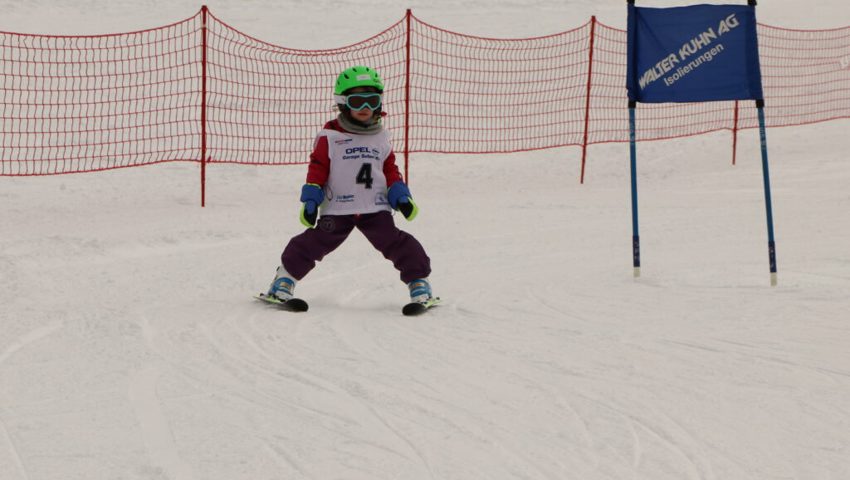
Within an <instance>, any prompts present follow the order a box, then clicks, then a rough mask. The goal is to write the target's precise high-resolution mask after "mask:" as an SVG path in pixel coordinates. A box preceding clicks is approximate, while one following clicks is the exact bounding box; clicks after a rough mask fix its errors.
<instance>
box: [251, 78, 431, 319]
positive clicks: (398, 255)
mask: <svg viewBox="0 0 850 480" xmlns="http://www.w3.org/2000/svg"><path fill="white" fill-rule="evenodd" d="M383 91H384V84H383V81H382V80H381V77H380V75H379V74H378V72H377V71H375V70H374V69H372V68H369V67H364V66H354V67H350V68H347V69H346V70H344V71H343V72H342V73H340V74H339V76H338V77H337V80H336V85H335V87H334V100H335V102H336V104H337V108H338V109H339V115H338V116H337V118H336V119H334V120H331V121H329V122H327V123H326V124H325V126H324V128H323V129H322V130H321V131H320V132H319V133H318V135H317V136H316V139H315V140H314V142H313V153H311V154H310V164H309V167H308V170H307V182H306V184H305V185H304V186H303V187H302V189H301V202H302V206H301V223H302V224H304V226H306V227H307V230H305V231H304V232H303V233H301V234H300V235H296V236H295V237H293V238H292V239H291V240H290V241H289V244H288V245H287V246H286V248H285V249H284V251H283V254H282V255H281V263H282V264H281V266H280V267H278V269H277V274H276V275H275V278H274V281H272V284H271V286H270V287H269V290H268V293H267V295H268V296H269V297H275V298H276V299H278V300H280V301H284V302H286V301H288V300H290V299H292V298H293V292H294V290H295V284H296V283H297V282H298V280H301V279H302V278H304V276H305V275H307V273H308V272H310V270H312V269H313V267H315V266H316V262H317V261H320V260H322V258H324V257H325V255H327V254H329V253H330V252H332V251H334V250H335V249H336V248H337V247H339V246H340V245H341V244H342V242H343V241H345V239H346V238H347V237H348V234H349V233H351V231H352V230H353V229H354V228H357V229H358V230H360V232H362V233H363V235H365V236H366V239H367V240H369V242H370V243H371V244H372V246H374V247H375V248H376V249H377V250H379V251H380V252H381V253H382V254H383V255H384V257H385V258H387V260H390V261H391V262H393V265H394V266H395V268H396V269H397V270H398V271H399V272H401V280H402V281H403V282H404V283H406V284H407V286H408V289H409V291H410V301H411V303H414V302H415V303H425V302H427V301H429V300H431V299H432V294H431V285H430V284H429V282H428V275H429V274H430V273H431V261H430V259H429V258H428V255H426V253H425V250H424V249H423V248H422V245H421V244H420V243H419V242H418V241H417V240H416V239H415V238H413V236H412V235H410V234H408V233H406V232H403V231H401V230H399V229H398V227H396V226H395V223H394V222H393V217H392V213H391V211H392V210H393V209H394V210H398V211H400V212H401V214H402V215H403V216H404V217H405V218H406V219H407V220H408V221H410V220H413V219H414V218H415V217H416V215H417V213H418V212H419V209H418V207H417V205H416V203H414V201H413V197H412V195H411V194H410V190H409V189H408V188H407V185H406V184H405V183H404V181H403V179H402V176H401V173H400V172H399V170H398V167H397V166H396V164H395V154H394V153H393V150H392V145H391V144H390V134H389V132H388V131H387V130H385V129H384V128H383V126H382V125H381V118H382V115H383V113H382V108H381V107H382V99H383V98H382V97H383V95H382V94H383ZM320 211H321V216H320V215H319V212H320ZM304 308H306V304H305V306H304ZM405 312H406V313H407V311H405Z"/></svg>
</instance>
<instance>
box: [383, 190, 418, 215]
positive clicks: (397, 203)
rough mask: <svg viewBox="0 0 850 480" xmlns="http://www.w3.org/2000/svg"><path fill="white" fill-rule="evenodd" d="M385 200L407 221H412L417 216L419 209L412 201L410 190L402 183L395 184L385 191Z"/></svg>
mask: <svg viewBox="0 0 850 480" xmlns="http://www.w3.org/2000/svg"><path fill="white" fill-rule="evenodd" d="M387 200H389V202H390V206H391V207H393V208H394V209H395V210H398V211H400V212H401V214H402V215H404V218H406V219H407V221H412V220H413V219H414V218H416V215H418V214H419V207H417V206H416V203H415V202H414V201H413V196H412V195H411V194H410V189H409V188H407V185H406V184H405V183H404V182H402V181H398V182H395V183H394V184H392V185H391V186H390V188H389V190H387Z"/></svg>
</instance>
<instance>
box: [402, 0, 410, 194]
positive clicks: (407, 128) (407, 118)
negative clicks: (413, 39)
mask: <svg viewBox="0 0 850 480" xmlns="http://www.w3.org/2000/svg"><path fill="white" fill-rule="evenodd" d="M411 15H412V14H411V12H410V9H409V8H408V9H407V14H406V15H405V24H406V38H407V39H406V41H405V60H404V180H405V181H406V182H407V183H408V184H410V172H409V165H410V161H409V158H408V157H409V154H410V148H409V147H408V143H407V140H408V138H410V17H411Z"/></svg>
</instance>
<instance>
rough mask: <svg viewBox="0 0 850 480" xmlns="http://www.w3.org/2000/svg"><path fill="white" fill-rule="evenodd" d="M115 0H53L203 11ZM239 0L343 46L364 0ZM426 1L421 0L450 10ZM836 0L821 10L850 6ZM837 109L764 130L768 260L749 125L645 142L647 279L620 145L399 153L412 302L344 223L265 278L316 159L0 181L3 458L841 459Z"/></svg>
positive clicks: (70, 7)
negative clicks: (281, 296)
mask: <svg viewBox="0 0 850 480" xmlns="http://www.w3.org/2000/svg"><path fill="white" fill-rule="evenodd" d="M116 3H117V2H116ZM120 3H121V4H123V6H124V7H126V8H130V7H132V8H135V9H136V10H134V11H138V12H141V10H144V14H142V13H140V16H139V17H138V18H134V16H133V14H127V13H120V9H118V8H117V7H115V6H113V4H106V3H99V2H95V1H90V2H84V1H75V2H73V3H70V4H65V5H64V6H60V7H57V9H58V10H57V11H59V12H63V13H65V14H68V15H73V16H72V18H83V17H89V16H90V15H93V13H92V12H94V11H102V12H105V13H104V14H108V15H114V16H113V17H109V18H113V19H114V20H115V25H118V26H121V27H125V28H134V27H138V26H150V25H157V24H162V23H165V22H164V21H165V20H169V19H175V18H179V17H182V16H188V14H191V13H193V12H194V11H195V10H196V8H194V6H192V8H189V7H186V9H187V11H186V12H184V13H180V12H182V10H181V9H182V8H183V7H181V5H183V6H185V5H188V4H175V5H169V6H168V7H164V5H165V3H161V2H148V3H141V4H133V5H131V4H129V3H124V2H120ZM594 3H595V2H578V3H576V4H575V5H573V6H570V5H563V4H562V3H561V2H559V3H558V4H556V3H555V2H543V1H539V2H519V1H517V2H507V3H505V4H504V5H503V6H498V8H497V7H492V6H491V7H487V5H491V4H490V2H470V3H469V4H468V5H466V6H465V7H463V10H459V12H460V14H461V16H460V17H454V18H455V20H453V21H456V22H465V23H464V24H463V25H460V24H458V25H449V27H450V28H455V29H458V30H461V31H467V32H470V33H481V31H482V29H484V27H483V26H482V24H481V23H480V22H481V21H482V18H484V19H485V20H492V19H494V18H497V17H498V18H499V19H500V20H499V21H498V22H494V23H493V25H492V27H488V28H491V29H492V30H493V31H494V32H493V33H495V34H498V35H502V36H514V37H521V36H526V35H528V34H530V33H536V32H531V30H532V29H533V28H532V27H531V26H530V25H533V24H535V22H544V23H541V25H545V26H547V27H548V26H550V25H553V23H545V22H554V21H553V20H544V18H547V17H551V16H552V15H553V12H558V14H560V15H562V18H568V19H569V18H571V17H572V16H573V15H576V16H580V17H581V18H583V19H584V18H586V17H587V16H589V15H590V14H591V13H596V14H598V15H599V16H600V20H603V21H604V16H603V15H604V14H605V13H606V12H617V13H618V14H621V15H624V10H625V9H624V8H622V7H624V6H625V5H621V4H619V3H617V4H616V5H615V7H611V6H608V5H606V6H597V5H594ZM657 3H658V2H656V4H657ZM763 3H765V5H763V6H762V7H761V8H762V10H761V13H760V18H761V19H762V21H768V20H767V17H769V16H770V15H775V16H776V18H784V20H785V21H784V22H783V24H784V25H788V26H804V27H810V26H814V25H807V24H800V23H791V21H792V20H793V19H795V18H797V17H800V19H801V21H802V20H806V19H805V18H803V17H802V16H801V14H800V11H799V10H798V9H797V8H798V7H795V6H794V5H795V4H794V3H792V2H778V1H777V2H775V3H768V2H763ZM39 5H42V6H43V7H44V8H45V9H46V8H48V6H50V5H49V3H48V2H41V3H39V2H27V3H26V4H24V3H10V2H5V3H4V4H3V7H10V8H9V9H7V10H9V11H10V12H11V13H10V16H8V17H7V16H6V15H5V14H4V20H2V22H3V23H2V25H0V29H5V30H25V31H39V30H41V29H40V28H39V27H40V25H42V24H41V23H40V21H41V20H40V19H38V18H35V17H36V14H33V17H32V18H30V16H29V15H28V14H27V9H28V8H36V7H38V6H39ZM239 5H243V4H238V3H227V4H225V3H222V4H220V5H216V4H211V5H210V7H211V8H213V9H215V11H216V13H217V15H219V16H220V17H222V18H224V19H226V20H230V19H231V18H232V16H234V14H238V15H237V19H238V20H234V21H233V23H234V24H235V25H237V26H244V27H245V30H246V31H248V32H249V33H255V32H260V33H262V32H271V31H272V30H273V28H274V15H272V14H270V13H268V12H276V14H277V15H278V16H279V17H282V16H283V15H284V13H285V12H292V13H293V14H296V15H297V14H298V12H299V11H302V10H303V11H305V12H312V13H313V14H314V15H316V16H318V15H319V13H318V12H319V11H320V10H322V11H323V12H324V13H322V14H323V15H326V16H327V18H328V20H327V21H325V20H322V19H320V18H318V17H315V18H313V19H312V20H311V24H309V25H307V24H298V23H297V22H296V24H295V26H293V27H292V28H294V29H296V31H297V32H299V33H300V34H301V35H300V36H299V37H291V36H290V35H289V34H286V35H284V34H283V33H281V36H280V37H278V38H274V37H269V40H272V41H278V40H281V41H280V42H279V43H284V42H283V41H282V40H283V39H284V38H297V40H298V41H299V42H303V43H302V44H301V45H294V44H291V43H290V45H292V46H314V47H323V46H333V44H331V45H326V44H325V42H326V41H328V37H326V36H324V35H323V33H324V28H325V26H326V25H328V22H330V23H332V24H333V25H336V26H337V27H336V28H347V29H348V30H347V31H346V32H345V35H346V37H345V38H342V36H341V35H338V34H339V32H338V31H337V33H336V34H335V35H337V36H336V37H333V35H330V37H333V38H332V39H336V40H340V43H350V42H351V41H356V40H357V39H359V38H362V35H357V33H358V32H356V31H353V28H354V27H353V25H357V26H358V28H362V29H363V33H371V32H373V31H374V29H373V28H366V27H370V25H369V24H368V23H366V27H364V26H363V25H364V21H363V18H365V15H366V14H365V13H364V12H362V11H361V10H358V9H357V8H355V5H358V4H354V3H344V4H342V5H341V6H340V7H339V8H336V7H334V6H333V5H331V4H330V2H294V3H292V4H288V5H280V4H277V3H273V2H251V3H248V4H247V5H248V6H247V7H244V6H243V7H239ZM334 5H336V4H334ZM376 5H379V6H381V7H382V8H384V9H386V10H385V11H384V12H383V14H385V15H386V18H387V20H388V21H389V20H395V19H396V18H399V17H400V15H401V14H402V13H403V11H402V10H401V9H400V7H398V6H396V5H395V4H394V3H392V2H388V1H386V2H384V3H380V2H378V3H376ZM441 5H442V6H443V7H444V8H449V7H448V6H447V5H449V4H448V3H442V4H440V2H436V3H435V2H429V3H428V4H427V5H426V4H425V3H424V2H423V4H422V6H421V7H418V6H417V5H416V4H414V5H412V6H413V8H414V9H415V10H417V9H418V10H419V12H418V14H419V15H420V16H422V17H423V18H424V19H426V20H432V21H435V22H436V20H438V19H444V20H446V22H449V21H450V20H451V18H450V17H449V15H448V13H441V11H440V10H439V7H440V6H441ZM772 5H773V6H772ZM332 7H333V8H332ZM573 7H574V8H573ZM162 8H168V9H170V10H169V11H168V12H163V11H161V9H162ZM455 8H460V7H455ZM488 8H489V9H488ZM824 8H825V9H826V10H827V12H828V13H829V14H830V15H828V16H826V17H824V18H825V20H823V22H821V23H820V24H819V25H821V26H837V25H843V24H848V23H850V19H848V18H847V17H848V14H847V12H846V10H845V9H846V7H845V6H843V4H841V3H838V2H825V7H824ZM829 8H833V10H829ZM323 9H324V10H323ZM393 9H397V11H392V10H393ZM485 9H488V10H486V11H485ZM594 9H597V10H594ZM621 9H622V11H621ZM178 10H180V11H178ZM223 10H224V11H228V12H230V13H228V14H225V13H223V12H222V11H223ZM69 12H70V13H69ZM164 13H170V14H171V15H170V16H167V15H164ZM118 15H121V16H120V17H119V16H118ZM228 15H230V16H228ZM818 15H826V14H823V12H819V13H818ZM842 15H843V16H844V17H843V18H842ZM50 18H52V19H53V20H49V19H50ZM252 18H253V20H252ZM458 18H459V19H458ZM7 19H11V20H7ZM15 19H17V20H20V21H19V22H18V21H17V20H15ZM21 19H29V20H21ZM140 19H142V20H150V22H148V23H146V24H145V25H138V22H140V21H141V20H140ZM839 20H841V21H839ZM45 21H46V22H47V23H46V24H47V25H53V23H52V21H56V22H58V21H59V20H58V19H57V17H48V20H45ZM303 21H304V22H306V20H303ZM7 22H8V23H9V24H11V26H10V25H9V24H7ZM26 22H28V23H26ZM834 22H838V23H834ZM576 23H578V21H576V22H569V21H567V22H565V26H566V27H569V26H571V25H574V24H576ZM610 23H612V24H617V22H615V21H612V22H610ZM770 23H779V22H778V21H777V22H770ZM444 24H445V23H444ZM20 25H24V26H25V27H28V28H23V27H20ZM103 25H104V22H103V21H101V22H99V23H98V24H97V25H95V26H96V27H97V28H96V31H103ZM317 25H318V26H317ZM460 27H466V28H460ZM92 28H94V27H92ZM541 28H542V27H541ZM116 29H117V30H120V29H122V28H117V27H116V28H109V29H108V30H116ZM557 30H558V29H556V28H553V29H551V30H549V31H547V32H542V33H551V32H552V31H557ZM62 31H63V32H65V33H68V32H72V31H76V30H74V29H73V28H71V27H70V25H63V27H62ZM80 33H83V32H80ZM86 33H90V32H86ZM259 36H262V35H259ZM847 129H848V122H846V121H844V122H833V123H828V124H821V125H816V126H809V127H802V128H793V129H776V130H770V131H769V132H768V142H769V144H770V148H771V167H772V169H771V173H772V180H773V194H774V209H775V221H776V233H777V252H778V261H779V286H778V287H775V288H771V287H769V278H768V265H767V246H766V243H767V239H766V227H765V216H764V198H763V193H762V186H761V181H762V180H761V165H760V158H759V153H758V149H757V148H758V142H757V138H756V135H755V132H752V131H748V132H743V133H742V134H741V137H740V139H739V148H740V151H739V156H738V165H737V166H734V167H733V166H731V165H730V141H731V140H730V135H729V134H728V133H717V134H711V135H707V136H703V137H697V138H690V139H684V140H677V141H670V142H652V143H646V144H640V145H639V167H638V169H639V174H640V205H641V234H642V235H641V236H642V247H643V251H642V257H643V258H642V259H643V265H644V267H643V277H642V278H640V279H637V280H635V279H633V278H632V276H631V224H630V219H631V217H630V210H629V190H628V188H629V178H628V151H627V146H625V145H606V146H594V147H591V149H590V152H589V155H590V160H589V164H588V176H587V183H586V184H585V185H579V183H578V181H577V179H578V175H579V161H580V151H579V150H578V149H559V150H551V151H544V152H535V153H533V154H521V155H495V156H481V155H479V156H441V155H415V156H414V157H413V164H412V168H411V188H412V190H413V192H414V194H415V195H416V198H417V200H418V203H419V205H420V208H421V213H420V215H419V217H418V218H417V219H416V220H415V221H414V222H412V223H407V222H405V221H404V220H403V219H401V218H400V217H398V216H397V217H396V218H397V221H398V222H399V223H400V224H401V225H402V227H403V228H405V229H406V230H408V231H410V232H411V233H413V234H414V235H416V236H417V238H419V239H420V240H421V241H422V243H423V244H424V245H425V247H426V249H427V250H428V252H429V254H430V256H431V257H432V261H433V267H434V274H433V276H432V279H433V284H434V287H435V290H436V293H437V294H439V295H441V296H442V297H443V298H444V299H445V303H444V305H442V306H440V307H439V308H438V309H436V310H434V311H433V312H429V314H428V315H426V316H423V317H419V318H406V317H403V316H401V314H400V307H401V305H402V304H403V302H404V301H405V298H406V294H407V292H406V289H405V287H404V285H403V284H402V283H401V282H399V281H398V278H397V274H396V272H395V271H394V270H393V268H392V266H391V265H390V264H389V263H388V262H387V261H386V260H384V259H383V258H382V257H381V255H380V254H379V253H378V252H376V251H374V250H373V249H372V247H371V246H370V245H369V244H368V243H367V242H366V241H365V240H364V239H363V238H362V237H361V236H359V234H357V233H356V232H355V233H354V234H353V235H352V236H351V238H350V240H349V241H348V242H347V243H345V244H344V245H343V246H342V247H341V248H340V249H339V250H338V251H336V252H335V253H333V254H332V255H330V256H329V257H328V258H327V259H326V260H325V261H324V262H322V263H321V264H319V266H318V267H317V268H316V270H314V271H313V272H312V273H311V274H310V275H309V276H308V277H307V278H306V279H305V280H304V281H303V282H301V283H300V284H299V285H298V294H299V295H300V296H303V297H304V298H307V299H309V300H310V302H311V309H310V311H309V312H307V313H305V314H298V315H293V314H288V313H284V312H279V311H276V310H274V309H271V308H268V307H266V306H264V305H261V304H259V303H258V302H255V301H254V300H252V299H251V295H252V294H254V293H256V292H257V291H259V290H261V289H264V288H266V287H267V285H268V282H269V281H270V280H271V278H272V276H273V273H274V269H275V267H276V263H277V261H278V257H279V255H280V251H281V249H282V248H283V246H284V245H285V243H286V241H287V240H288V239H289V238H290V237H291V236H292V235H295V234H297V233H298V232H300V230H301V227H300V224H299V223H298V220H297V211H298V204H297V198H298V192H299V189H300V186H301V183H302V182H303V179H304V168H303V167H279V168H273V167H264V168H263V167H245V166H223V165H214V166H212V167H210V169H209V170H208V182H209V183H208V192H207V198H208V206H207V208H203V209H202V208H200V207H199V206H198V203H199V197H200V193H199V187H198V177H199V172H198V167H197V166H196V165H185V164H175V165H160V166H151V167H140V168H133V169H126V170H122V171H112V172H105V173H97V174H81V175H68V176H57V177H44V178H0V225H1V226H2V227H0V228H2V235H0V478H2V479H3V480H59V479H61V480H78V479H79V480H83V479H85V480H92V479H145V480H154V479H155V480H162V479H175V480H177V479H179V480H219V479H220V480H234V479H240V480H241V479H245V480H259V479H263V480H265V479H269V480H271V479H320V480H326V479H340V480H341V479H346V480H360V479H363V480H373V479H405V480H410V479H458V480H468V479H487V480H500V479H506V480H507V479H559V480H560V479H579V480H598V479H600V480H601V479H612V480H614V479H616V480H621V479H646V480H681V479H706V480H727V479H736V480H737V479H746V480H750V479H751V480H764V479H800V480H808V479H815V480H821V479H845V478H850V455H848V452H850V433H848V432H850V405H849V404H848V401H847V399H848V398H850V349H848V348H847V345H848V344H850V323H848V320H847V319H848V314H847V312H848V311H850V295H848V292H850V250H848V247H847V245H848V244H850V222H849V221H848V216H847V211H848V209H850V193H849V192H848V189H847V185H848V184H850V167H848V165H847V162H846V158H845V157H846V155H845V152H846V151H847V149H848V148H850V140H848V138H847V135H846V131H847Z"/></svg>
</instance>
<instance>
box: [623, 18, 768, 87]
mask: <svg viewBox="0 0 850 480" xmlns="http://www.w3.org/2000/svg"><path fill="white" fill-rule="evenodd" d="M626 77H627V79H626V88H627V89H628V93H629V100H631V101H635V102H644V103H664V102H711V101H718V100H760V99H763V98H764V97H763V94H762V85H761V67H760V65H759V51H758V37H757V33H756V13H755V6H752V5H693V6H689V7H674V8H646V7H636V6H635V5H634V4H629V17H628V64H627V74H626Z"/></svg>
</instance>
